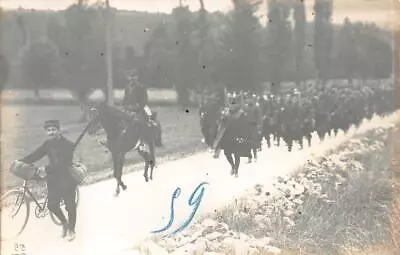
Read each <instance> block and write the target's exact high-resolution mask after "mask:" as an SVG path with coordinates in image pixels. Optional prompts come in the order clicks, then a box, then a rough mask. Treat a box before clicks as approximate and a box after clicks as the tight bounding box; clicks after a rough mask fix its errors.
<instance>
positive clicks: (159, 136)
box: [149, 113, 164, 147]
mask: <svg viewBox="0 0 400 255" xmlns="http://www.w3.org/2000/svg"><path fill="white" fill-rule="evenodd" d="M156 117H157V114H156V113H153V114H152V115H151V116H149V125H150V126H151V127H153V128H156V130H157V131H156V136H157V138H156V140H155V146H157V147H164V144H163V142H162V133H161V124H160V122H159V121H158V120H157V118H156Z"/></svg>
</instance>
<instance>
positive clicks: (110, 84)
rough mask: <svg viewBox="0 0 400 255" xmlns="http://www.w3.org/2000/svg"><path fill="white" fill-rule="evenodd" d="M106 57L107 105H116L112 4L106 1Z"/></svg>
mask: <svg viewBox="0 0 400 255" xmlns="http://www.w3.org/2000/svg"><path fill="white" fill-rule="evenodd" d="M105 16H106V19H105V21H106V51H107V52H106V56H107V60H106V61H107V95H108V97H107V99H108V100H107V103H108V105H114V90H113V66H112V47H111V46H112V42H111V24H110V22H111V15H110V2H109V0H106V15H105Z"/></svg>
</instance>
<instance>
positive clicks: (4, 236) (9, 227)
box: [0, 190, 30, 241]
mask: <svg viewBox="0 0 400 255" xmlns="http://www.w3.org/2000/svg"><path fill="white" fill-rule="evenodd" d="M0 213H1V231H0V232H1V240H2V241H5V240H10V239H13V238H15V237H17V236H19V235H20V234H21V233H22V231H23V230H24V229H25V227H26V224H27V223H28V219H29V213H30V206H29V201H28V199H27V197H26V196H25V194H24V192H23V191H22V190H10V191H8V192H6V193H5V194H3V195H2V196H1V207H0Z"/></svg>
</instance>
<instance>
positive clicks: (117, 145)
mask: <svg viewBox="0 0 400 255" xmlns="http://www.w3.org/2000/svg"><path fill="white" fill-rule="evenodd" d="M90 115H91V119H92V121H91V124H90V125H91V126H90V128H89V135H93V134H95V133H96V132H97V131H98V130H99V129H100V128H103V129H104V131H105V133H106V136H107V141H106V143H105V144H104V145H105V146H106V147H107V148H108V150H109V151H110V152H111V155H112V160H113V172H114V177H115V179H116V180H117V188H116V195H118V194H119V192H120V186H121V187H122V189H123V190H125V189H126V188H127V186H126V185H125V184H124V183H123V182H122V169H123V166H124V163H125V155H126V153H128V152H129V151H131V150H132V149H133V150H137V151H138V153H139V155H140V156H141V157H142V158H143V159H144V161H145V168H144V178H145V180H146V182H148V181H149V178H150V180H152V179H153V169H154V166H155V140H156V139H157V135H156V134H157V131H156V127H149V126H148V124H147V122H146V121H145V120H144V118H143V117H142V116H138V115H133V116H132V115H130V114H128V113H126V112H123V111H121V110H119V109H118V108H115V107H113V106H109V105H107V104H106V103H100V104H98V105H95V106H92V107H91V108H90ZM149 167H150V176H149V175H148V170H149Z"/></svg>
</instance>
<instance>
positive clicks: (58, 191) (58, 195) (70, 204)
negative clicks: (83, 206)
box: [47, 181, 76, 231]
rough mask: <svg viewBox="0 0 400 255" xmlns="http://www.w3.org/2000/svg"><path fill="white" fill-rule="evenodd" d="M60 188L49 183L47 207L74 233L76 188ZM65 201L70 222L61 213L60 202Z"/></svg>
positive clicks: (73, 186)
mask: <svg viewBox="0 0 400 255" xmlns="http://www.w3.org/2000/svg"><path fill="white" fill-rule="evenodd" d="M63 186H64V185H62V186H60V185H58V184H57V183H54V182H49V181H48V182H47V190H48V199H49V200H48V203H47V207H48V208H49V210H50V211H51V212H52V213H54V215H55V216H57V218H58V219H59V220H60V221H61V222H62V223H63V225H67V226H68V228H69V229H70V230H72V231H75V224H76V202H75V200H76V186H75V185H68V186H64V187H63ZM61 200H64V203H65V207H66V210H67V212H68V220H67V219H66V218H65V215H64V213H63V212H62V211H61V207H60V201H61Z"/></svg>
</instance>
